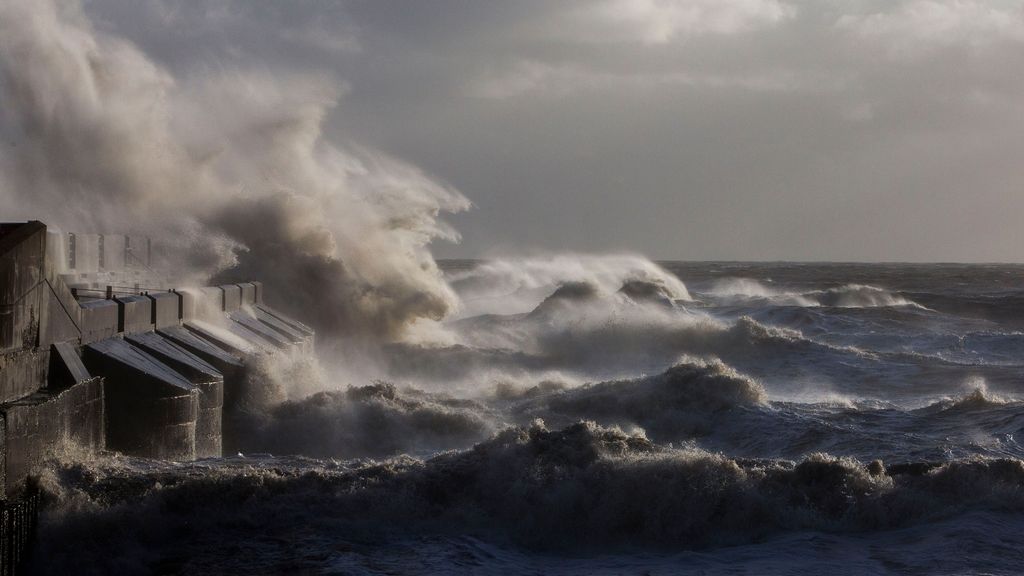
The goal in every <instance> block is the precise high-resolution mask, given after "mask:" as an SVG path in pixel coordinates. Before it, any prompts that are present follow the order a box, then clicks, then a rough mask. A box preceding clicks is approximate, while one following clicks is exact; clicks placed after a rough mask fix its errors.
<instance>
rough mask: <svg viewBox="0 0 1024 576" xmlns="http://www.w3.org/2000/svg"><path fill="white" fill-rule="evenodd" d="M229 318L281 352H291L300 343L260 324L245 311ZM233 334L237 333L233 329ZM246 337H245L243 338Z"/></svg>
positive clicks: (240, 311)
mask: <svg viewBox="0 0 1024 576" xmlns="http://www.w3.org/2000/svg"><path fill="white" fill-rule="evenodd" d="M228 317H229V318H231V320H233V321H235V322H237V323H238V324H239V325H241V326H243V327H244V328H245V329H246V330H248V331H250V332H252V333H253V334H255V335H256V336H257V337H258V338H260V339H261V340H263V341H265V342H268V343H270V344H271V345H272V346H274V347H277V348H279V349H281V350H291V349H293V348H295V345H296V344H298V343H299V341H293V340H292V339H291V338H290V337H287V336H285V335H283V334H281V333H280V332H278V331H276V330H274V329H273V328H270V327H269V326H267V325H266V324H264V323H262V322H260V321H259V320H257V319H256V318H255V317H253V316H252V315H251V314H249V313H247V312H245V311H243V310H238V311H236V312H232V313H230V314H228ZM232 332H235V330H234V329H232ZM236 334H239V335H240V336H242V334H241V333H238V332H236ZM244 337H245V336H243V338H244Z"/></svg>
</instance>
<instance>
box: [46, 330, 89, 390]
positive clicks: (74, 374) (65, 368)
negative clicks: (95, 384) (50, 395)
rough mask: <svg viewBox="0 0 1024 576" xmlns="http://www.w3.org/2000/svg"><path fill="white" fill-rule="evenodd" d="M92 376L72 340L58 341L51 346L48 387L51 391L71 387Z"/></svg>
mask: <svg viewBox="0 0 1024 576" xmlns="http://www.w3.org/2000/svg"><path fill="white" fill-rule="evenodd" d="M91 378H92V375H91V374H89V371H88V370H86V368H85V364H83V363H82V359H81V358H79V356H78V352H76V351H75V347H74V346H72V345H71V343H70V342H58V343H56V344H54V345H52V346H51V348H50V373H49V374H48V379H47V383H46V387H47V388H48V389H49V390H51V391H57V390H63V389H65V388H70V387H71V386H74V385H75V384H78V383H79V382H85V381H86V380H89V379H91Z"/></svg>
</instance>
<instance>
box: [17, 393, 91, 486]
mask: <svg viewBox="0 0 1024 576" xmlns="http://www.w3.org/2000/svg"><path fill="white" fill-rule="evenodd" d="M103 409H104V406H103V381H102V379H100V378H90V379H87V380H84V381H82V382H80V383H77V384H75V385H73V386H71V387H70V388H66V389H64V390H60V391H57V392H49V391H46V392H40V393H37V394H33V395H31V396H28V397H26V398H22V399H20V400H17V401H14V402H10V403H7V404H4V405H3V406H0V416H2V418H3V421H4V429H3V448H4V452H5V458H4V460H5V462H4V478H5V485H4V490H5V492H6V493H7V494H12V493H14V492H16V491H17V490H19V489H20V488H21V487H22V486H23V484H24V481H25V479H26V478H27V477H28V476H29V475H31V474H35V473H36V472H38V471H39V468H40V466H42V465H43V464H44V463H45V461H46V459H47V458H49V457H52V456H60V455H69V454H73V455H76V456H79V455H80V456H82V457H87V456H89V455H91V454H94V453H95V452H97V451H99V450H102V449H103V447H104V434H103V432H104V421H103Z"/></svg>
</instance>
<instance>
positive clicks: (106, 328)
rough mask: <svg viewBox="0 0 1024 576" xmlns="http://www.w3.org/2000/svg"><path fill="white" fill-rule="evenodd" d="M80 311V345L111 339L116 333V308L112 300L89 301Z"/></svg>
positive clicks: (83, 303)
mask: <svg viewBox="0 0 1024 576" xmlns="http://www.w3.org/2000/svg"><path fill="white" fill-rule="evenodd" d="M79 306H80V307H81V309H82V324H81V328H82V344H88V343H90V342H96V341H97V340H103V339H105V338H111V337H113V336H115V335H116V334H117V332H118V310H117V308H118V306H117V302H114V301H113V300H90V301H88V302H82V303H81V304H79Z"/></svg>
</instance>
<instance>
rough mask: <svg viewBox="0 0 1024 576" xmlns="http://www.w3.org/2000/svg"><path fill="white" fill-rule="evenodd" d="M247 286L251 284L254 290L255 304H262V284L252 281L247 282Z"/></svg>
mask: <svg viewBox="0 0 1024 576" xmlns="http://www.w3.org/2000/svg"><path fill="white" fill-rule="evenodd" d="M249 284H252V285H253V288H255V289H256V302H255V303H256V304H263V282H258V281H256V280H253V281H252V282H249Z"/></svg>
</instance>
